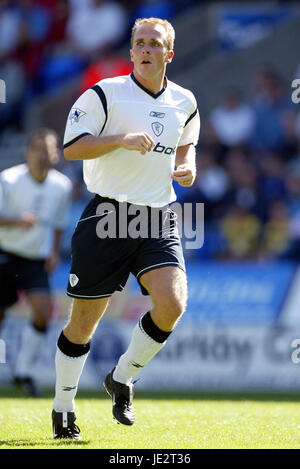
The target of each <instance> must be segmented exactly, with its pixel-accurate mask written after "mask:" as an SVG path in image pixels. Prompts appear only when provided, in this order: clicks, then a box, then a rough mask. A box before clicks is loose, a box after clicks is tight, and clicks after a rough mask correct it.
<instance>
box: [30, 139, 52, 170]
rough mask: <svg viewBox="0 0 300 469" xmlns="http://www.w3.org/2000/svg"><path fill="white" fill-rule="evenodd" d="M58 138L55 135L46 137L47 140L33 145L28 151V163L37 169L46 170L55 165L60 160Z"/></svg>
mask: <svg viewBox="0 0 300 469" xmlns="http://www.w3.org/2000/svg"><path fill="white" fill-rule="evenodd" d="M57 144H58V142H57V138H56V137H55V135H51V134H49V135H46V137H45V139H44V140H43V141H41V142H38V143H37V144H36V145H33V146H32V148H30V149H28V151H27V160H28V163H29V164H31V165H34V166H35V167H36V168H40V169H46V168H50V167H51V166H53V165H55V164H56V163H57V162H58V160H59V153H58V146H57Z"/></svg>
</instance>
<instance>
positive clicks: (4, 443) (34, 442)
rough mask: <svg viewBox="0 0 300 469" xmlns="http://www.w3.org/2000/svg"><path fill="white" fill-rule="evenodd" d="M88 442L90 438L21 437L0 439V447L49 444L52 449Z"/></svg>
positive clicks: (85, 444)
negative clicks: (78, 439)
mask: <svg viewBox="0 0 300 469" xmlns="http://www.w3.org/2000/svg"><path fill="white" fill-rule="evenodd" d="M89 443H90V440H80V441H74V440H72V441H71V440H53V439H50V438H49V439H47V440H31V439H28V440H26V439H25V440H21V439H19V438H18V439H13V438H12V439H7V440H0V448H1V446H6V447H7V446H8V447H10V446H11V447H12V448H17V447H23V448H24V447H26V448H29V447H30V448H34V447H39V448H40V447H43V446H45V447H47V448H49V446H50V445H51V448H52V449H55V448H56V447H57V449H59V448H60V447H62V446H64V447H65V446H87V445H88V444H89Z"/></svg>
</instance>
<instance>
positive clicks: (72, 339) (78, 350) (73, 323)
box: [52, 298, 109, 439]
mask: <svg viewBox="0 0 300 469" xmlns="http://www.w3.org/2000/svg"><path fill="white" fill-rule="evenodd" d="M108 303H109V298H98V299H93V300H92V299H90V300H86V299H77V298H76V299H74V301H73V304H72V311H71V315H70V320H69V322H68V324H67V326H66V327H65V328H64V330H63V331H62V333H61V335H60V337H59V339H58V342H57V349H56V356H55V368H56V385H55V397H54V401H53V413H52V419H53V429H54V438H75V439H76V438H79V429H78V428H77V427H76V426H74V421H75V414H74V409H75V396H76V393H77V388H78V382H79V379H80V376H81V373H82V370H83V367H84V364H85V362H86V359H87V357H88V354H89V350H90V340H91V338H92V335H93V333H94V331H95V329H96V327H97V325H98V322H99V320H100V319H101V317H102V315H103V314H104V312H105V310H106V308H107V305H108ZM64 419H65V421H64Z"/></svg>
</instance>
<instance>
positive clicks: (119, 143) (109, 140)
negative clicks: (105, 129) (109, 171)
mask: <svg viewBox="0 0 300 469" xmlns="http://www.w3.org/2000/svg"><path fill="white" fill-rule="evenodd" d="M153 146H154V141H153V139H152V138H151V137H150V135H148V134H147V133H146V132H140V133H128V134H119V135H111V136H105V137H95V136H93V135H85V136H83V137H81V138H80V139H78V140H76V142H74V143H72V144H71V145H69V146H67V147H65V148H64V156H65V158H66V160H69V161H73V160H92V159H94V158H98V157H99V156H103V155H106V154H107V153H110V152H111V151H114V150H117V149H118V148H126V149H127V150H132V151H133V150H135V151H139V152H140V153H141V154H142V155H145V153H146V152H147V151H151V150H152V148H153Z"/></svg>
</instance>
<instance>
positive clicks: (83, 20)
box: [67, 0, 127, 59]
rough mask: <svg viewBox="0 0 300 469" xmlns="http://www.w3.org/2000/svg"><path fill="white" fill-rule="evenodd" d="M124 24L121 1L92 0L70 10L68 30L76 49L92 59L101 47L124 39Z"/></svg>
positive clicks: (124, 17)
mask: <svg viewBox="0 0 300 469" xmlns="http://www.w3.org/2000/svg"><path fill="white" fill-rule="evenodd" d="M126 26H127V16H126V13H125V10H124V8H123V7H122V6H121V4H120V3H117V2H113V1H105V0H93V1H92V3H91V4H90V5H87V6H86V8H84V9H83V8H82V9H78V8H77V9H75V10H73V11H71V16H70V19H69V22H68V25H67V33H68V36H69V38H70V39H71V40H72V42H73V45H74V47H75V50H77V51H78V52H79V53H81V54H84V55H85V56H87V55H88V56H89V57H90V58H93V59H94V58H95V57H97V56H98V55H99V53H100V52H101V51H102V49H103V48H104V47H107V46H108V45H110V46H112V45H116V44H117V43H118V42H119V41H120V40H121V39H122V38H123V35H124V34H125V31H126Z"/></svg>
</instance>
